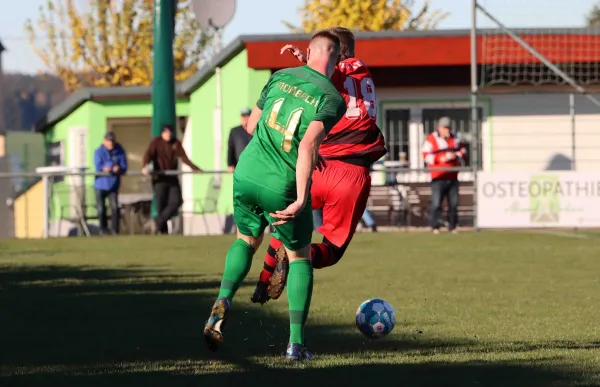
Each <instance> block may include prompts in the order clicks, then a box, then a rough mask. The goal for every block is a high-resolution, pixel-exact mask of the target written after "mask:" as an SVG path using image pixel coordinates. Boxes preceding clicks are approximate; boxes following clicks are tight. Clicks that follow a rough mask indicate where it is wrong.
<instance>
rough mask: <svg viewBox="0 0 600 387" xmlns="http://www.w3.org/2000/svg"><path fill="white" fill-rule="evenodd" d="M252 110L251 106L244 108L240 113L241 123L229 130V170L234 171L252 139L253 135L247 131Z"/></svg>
mask: <svg viewBox="0 0 600 387" xmlns="http://www.w3.org/2000/svg"><path fill="white" fill-rule="evenodd" d="M250 113H252V111H251V110H250V109H249V108H244V109H242V111H241V113H240V125H239V126H236V127H235V128H232V129H231V131H230V132H229V142H228V146H227V170H228V171H229V172H232V173H233V171H234V170H235V167H236V165H237V163H238V160H239V159H240V155H241V154H242V152H243V151H244V149H246V146H248V144H249V143H250V140H252V135H251V134H250V133H248V132H247V131H246V127H247V126H248V118H249V117H250Z"/></svg>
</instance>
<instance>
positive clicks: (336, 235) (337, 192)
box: [310, 160, 371, 247]
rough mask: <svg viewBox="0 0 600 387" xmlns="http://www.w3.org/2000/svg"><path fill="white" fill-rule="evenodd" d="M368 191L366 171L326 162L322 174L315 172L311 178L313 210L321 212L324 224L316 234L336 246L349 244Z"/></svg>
mask: <svg viewBox="0 0 600 387" xmlns="http://www.w3.org/2000/svg"><path fill="white" fill-rule="evenodd" d="M370 191H371V175H370V174H369V169H368V168H365V167H359V166H356V165H352V164H348V163H344V162H343V161H337V160H328V161H327V166H326V167H325V169H324V170H323V171H319V170H315V172H313V175H312V186H311V189H310V194H311V197H312V208H313V210H317V209H323V224H322V225H321V227H319V229H318V230H317V231H318V232H320V233H321V234H323V236H324V237H325V238H327V239H328V240H329V241H330V242H332V243H333V244H334V245H336V246H338V247H342V246H343V245H345V244H346V243H348V242H350V240H351V239H352V236H353V235H354V232H355V231H356V226H357V225H358V222H359V221H360V219H361V218H362V216H363V213H364V212H365V208H366V207H367V200H368V199H369V193H370Z"/></svg>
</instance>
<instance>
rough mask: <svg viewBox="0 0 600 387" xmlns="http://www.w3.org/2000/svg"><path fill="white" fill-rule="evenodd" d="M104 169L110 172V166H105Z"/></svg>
mask: <svg viewBox="0 0 600 387" xmlns="http://www.w3.org/2000/svg"><path fill="white" fill-rule="evenodd" d="M102 170H103V171H104V172H106V173H108V172H110V167H104V168H103V169H102Z"/></svg>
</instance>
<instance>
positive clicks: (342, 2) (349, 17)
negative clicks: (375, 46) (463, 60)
mask: <svg viewBox="0 0 600 387" xmlns="http://www.w3.org/2000/svg"><path fill="white" fill-rule="evenodd" d="M414 5H415V4H414V0H305V2H304V6H303V7H301V8H300V9H299V11H300V13H301V15H302V16H301V18H302V25H301V26H300V27H297V26H294V25H292V24H290V23H288V22H283V23H284V24H285V25H286V26H287V27H288V28H289V29H290V31H292V32H314V31H317V30H320V29H324V28H330V27H335V26H342V27H346V28H349V29H351V30H355V31H385V30H429V29H434V28H436V27H437V25H438V24H439V23H440V22H441V21H442V20H443V19H445V18H446V17H447V16H448V14H447V13H445V12H442V11H440V10H434V11H430V10H429V0H426V1H425V3H424V4H423V6H422V7H421V9H419V10H418V12H414V9H413V8H414Z"/></svg>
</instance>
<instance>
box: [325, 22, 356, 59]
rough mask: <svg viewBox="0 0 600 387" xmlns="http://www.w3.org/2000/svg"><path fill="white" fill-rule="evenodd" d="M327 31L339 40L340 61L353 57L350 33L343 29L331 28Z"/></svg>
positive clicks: (352, 38) (351, 34)
mask: <svg viewBox="0 0 600 387" xmlns="http://www.w3.org/2000/svg"><path fill="white" fill-rule="evenodd" d="M329 31H331V32H332V33H333V34H334V35H335V36H337V37H338V39H339V40H340V57H341V60H345V59H348V58H352V57H354V34H353V33H352V31H350V30H349V29H347V28H344V27H333V28H330V29H329Z"/></svg>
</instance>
